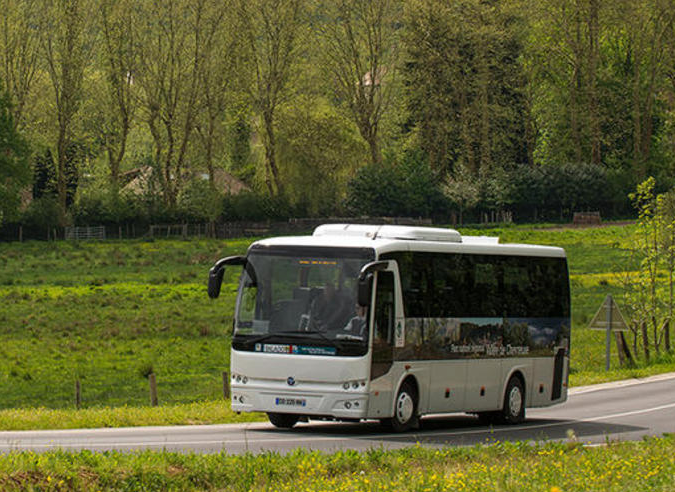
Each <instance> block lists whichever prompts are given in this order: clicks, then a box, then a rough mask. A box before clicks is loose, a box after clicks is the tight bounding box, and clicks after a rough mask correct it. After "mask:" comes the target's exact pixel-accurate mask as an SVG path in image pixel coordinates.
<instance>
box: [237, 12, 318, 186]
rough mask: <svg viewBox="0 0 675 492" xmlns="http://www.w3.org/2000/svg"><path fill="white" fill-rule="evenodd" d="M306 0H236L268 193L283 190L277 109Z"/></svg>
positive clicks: (286, 88)
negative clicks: (250, 75) (261, 138)
mask: <svg viewBox="0 0 675 492" xmlns="http://www.w3.org/2000/svg"><path fill="white" fill-rule="evenodd" d="M305 3H306V0H237V14H238V21H239V29H240V32H241V35H242V36H243V37H244V39H245V40H246V45H247V48H248V56H249V60H250V65H251V71H252V74H253V81H252V83H251V84H250V86H249V96H250V98H251V101H252V102H253V107H254V109H255V111H256V112H257V113H258V114H259V116H260V119H261V120H262V136H263V144H264V146H265V183H266V185H267V190H268V191H269V193H270V194H271V195H274V194H282V193H283V182H282V180H281V174H280V172H279V166H278V164H277V155H276V153H277V149H276V116H277V109H278V108H279V106H280V105H281V104H283V103H284V102H286V101H287V100H288V98H289V96H290V94H291V90H292V88H291V84H290V82H291V78H292V77H293V75H295V73H294V70H295V68H296V66H297V62H298V58H299V56H300V50H301V48H302V47H303V37H305V35H306V23H305V20H306V19H305V16H304V14H305V7H306V5H305Z"/></svg>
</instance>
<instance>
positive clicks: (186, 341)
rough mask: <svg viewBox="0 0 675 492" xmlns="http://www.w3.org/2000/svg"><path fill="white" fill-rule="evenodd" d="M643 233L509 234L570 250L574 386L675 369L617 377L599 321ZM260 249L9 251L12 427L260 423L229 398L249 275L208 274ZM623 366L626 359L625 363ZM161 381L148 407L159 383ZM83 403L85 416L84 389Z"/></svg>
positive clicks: (82, 246) (3, 296) (2, 373)
mask: <svg viewBox="0 0 675 492" xmlns="http://www.w3.org/2000/svg"><path fill="white" fill-rule="evenodd" d="M631 229H632V228H631V227H606V228H599V229H574V230H547V229H537V228H531V227H529V228H527V227H521V226H518V227H508V228H503V229H494V230H485V229H484V230H480V231H468V230H465V231H463V232H464V233H479V234H488V235H493V234H498V235H500V236H501V238H502V241H503V242H526V243H539V244H555V245H560V246H563V247H565V248H566V250H567V252H568V255H569V259H570V260H569V262H570V270H571V274H572V302H573V334H572V337H573V340H572V375H571V383H572V384H573V385H579V384H588V383H591V382H599V381H605V380H610V379H621V378H625V377H631V376H642V375H647V374H653V373H658V372H665V371H668V370H675V362H674V361H673V360H664V361H663V362H662V363H661V364H656V365H652V366H649V367H645V368H638V369H631V370H614V371H612V372H610V373H605V372H604V334H603V333H602V332H597V331H590V330H587V329H586V325H587V323H588V321H589V320H590V318H591V317H592V315H593V314H594V312H595V310H596V309H597V306H598V305H599V304H600V302H601V301H602V299H603V298H604V296H605V294H607V293H610V292H611V293H614V294H617V293H618V292H619V291H620V285H619V283H618V279H617V278H616V277H615V276H614V275H613V274H612V273H611V272H614V271H617V270H622V269H631V268H632V266H631V265H627V264H626V262H627V254H626V249H625V248H626V246H627V244H628V243H629V242H630V241H631V238H630V232H631ZM249 242H250V241H249V240H243V239H242V240H229V241H219V240H192V241H170V240H157V241H154V242H147V241H106V242H100V243H99V242H87V243H68V242H52V243H44V242H30V243H23V244H19V243H12V244H0V306H2V307H1V308H0V429H22V428H24V429H25V428H57V427H60V428H72V427H100V426H125V425H151V424H179V423H222V422H233V421H242V420H246V419H258V418H260V416H258V415H241V416H236V415H235V414H233V413H232V412H231V411H230V410H229V406H228V405H227V404H225V403H222V381H221V372H222V371H223V370H227V368H228V365H229V333H230V330H231V324H232V320H231V314H232V309H233V304H234V292H235V289H236V285H235V281H236V275H235V274H234V272H233V271H232V270H231V271H230V273H229V275H227V274H226V279H225V284H224V286H223V294H222V295H221V297H220V299H219V300H217V301H211V300H209V299H208V298H207V296H206V293H205V285H204V284H205V279H206V274H207V271H208V268H209V267H210V266H211V264H212V263H213V261H214V260H215V259H217V258H219V257H222V256H226V255H229V254H236V253H241V252H244V251H245V249H246V247H247V245H248V244H249ZM614 366H616V361H614ZM151 371H152V372H154V373H155V374H156V375H157V381H158V385H159V399H160V407H159V408H148V407H146V406H144V405H147V402H148V385H147V374H148V373H149V372H151ZM76 379H79V380H80V381H81V384H82V405H83V408H82V409H80V410H79V411H73V407H74V396H73V395H74V382H75V380H76Z"/></svg>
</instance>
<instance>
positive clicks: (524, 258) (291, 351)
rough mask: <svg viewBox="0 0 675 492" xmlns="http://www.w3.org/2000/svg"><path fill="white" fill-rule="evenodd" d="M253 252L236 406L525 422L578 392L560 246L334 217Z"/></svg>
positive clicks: (238, 344)
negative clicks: (572, 387) (529, 414)
mask: <svg viewBox="0 0 675 492" xmlns="http://www.w3.org/2000/svg"><path fill="white" fill-rule="evenodd" d="M226 265H240V266H243V271H242V274H241V278H240V284H239V290H238V293H237V301H236V308H235V311H236V312H235V313H234V332H233V336H232V352H231V359H230V362H231V376H232V380H231V396H232V409H233V410H235V411H238V412H252V411H259V412H266V413H267V415H268V416H269V419H270V421H271V422H272V424H274V425H275V426H277V427H284V428H290V427H292V426H293V425H295V424H296V423H297V422H298V421H299V420H302V421H307V419H335V420H350V421H359V420H365V419H379V420H380V421H381V422H383V423H384V424H386V425H388V426H390V427H391V428H393V429H394V430H395V431H405V430H408V429H411V428H414V427H416V426H417V425H418V423H419V418H420V417H421V416H423V415H425V414H438V413H454V412H467V413H472V414H476V415H478V417H479V418H480V419H481V420H483V421H485V422H502V423H518V422H521V421H522V420H523V419H524V418H525V407H543V406H549V405H553V404H557V403H561V402H563V401H565V400H566V398H567V378H568V368H569V343H570V295H569V281H568V272H567V261H566V257H565V252H564V250H563V249H561V248H555V247H546V246H534V245H522V244H500V243H499V240H498V238H493V237H472V236H461V235H460V234H459V233H458V232H457V231H454V230H451V229H441V228H429V227H405V226H390V225H384V226H376V225H349V224H331V225H322V226H319V227H318V228H317V229H316V230H315V231H314V234H313V235H312V236H299V237H277V238H270V239H264V240H261V241H256V242H254V243H253V244H251V246H250V247H249V249H248V252H247V254H246V256H237V257H229V258H224V259H222V260H220V261H218V262H217V263H216V264H215V265H214V267H213V268H211V271H210V274H209V295H210V296H211V297H212V298H215V297H218V294H219V292H220V285H221V283H222V278H223V269H224V267H225V266H226Z"/></svg>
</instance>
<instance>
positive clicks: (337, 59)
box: [318, 0, 403, 164]
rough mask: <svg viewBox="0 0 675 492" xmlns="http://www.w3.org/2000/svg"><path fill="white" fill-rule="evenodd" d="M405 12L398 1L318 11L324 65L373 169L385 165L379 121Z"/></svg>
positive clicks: (353, 0) (341, 1) (354, 0)
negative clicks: (382, 162) (358, 133)
mask: <svg viewBox="0 0 675 492" xmlns="http://www.w3.org/2000/svg"><path fill="white" fill-rule="evenodd" d="M402 13H403V5H402V3H401V2H400V1H399V0H373V1H368V2H363V1H360V0H337V1H335V2H326V3H325V4H324V5H323V6H322V8H321V9H320V16H321V18H322V22H321V23H319V24H318V30H319V33H320V36H321V38H322V41H323V46H324V55H325V56H324V64H325V66H326V67H327V69H328V73H329V74H330V75H331V76H332V78H333V88H334V90H335V93H336V95H337V97H338V100H339V101H341V102H342V103H343V104H345V105H346V106H347V107H348V108H349V112H350V114H351V117H352V119H353V121H354V123H356V126H357V127H358V129H359V132H360V133H361V137H362V138H363V139H364V140H365V141H366V143H367V144H368V146H369V148H370V158H371V161H372V162H373V163H374V164H377V163H379V162H381V161H382V154H381V148H380V121H381V119H382V117H383V115H384V113H385V112H386V111H387V110H388V109H389V107H390V105H391V99H392V95H393V92H394V90H395V88H396V84H395V82H396V74H397V72H398V64H399V60H398V58H399V48H400V47H399V37H400V35H399V33H400V32H401V30H402V27H401V21H402Z"/></svg>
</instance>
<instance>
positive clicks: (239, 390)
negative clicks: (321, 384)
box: [232, 386, 368, 419]
mask: <svg viewBox="0 0 675 492" xmlns="http://www.w3.org/2000/svg"><path fill="white" fill-rule="evenodd" d="M232 410H234V411H235V412H272V413H292V414H297V415H307V416H312V415H314V416H321V417H334V418H338V419H363V418H366V415H367V414H368V394H367V393H359V392H348V391H345V392H307V391H288V390H285V391H280V390H274V389H253V388H243V387H241V386H240V387H233V388H232Z"/></svg>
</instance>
